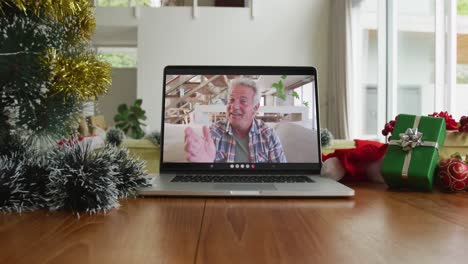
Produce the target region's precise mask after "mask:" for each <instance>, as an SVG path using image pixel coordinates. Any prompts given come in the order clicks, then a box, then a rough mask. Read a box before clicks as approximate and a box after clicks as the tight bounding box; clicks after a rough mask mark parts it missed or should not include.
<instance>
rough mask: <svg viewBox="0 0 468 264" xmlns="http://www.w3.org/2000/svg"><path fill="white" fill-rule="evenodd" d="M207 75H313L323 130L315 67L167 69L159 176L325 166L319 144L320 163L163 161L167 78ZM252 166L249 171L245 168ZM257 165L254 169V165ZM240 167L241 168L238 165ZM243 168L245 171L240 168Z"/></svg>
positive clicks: (296, 170)
mask: <svg viewBox="0 0 468 264" xmlns="http://www.w3.org/2000/svg"><path fill="white" fill-rule="evenodd" d="M185 74H195V75H199V74H208V75H215V74H216V75H217V74H222V75H233V74H243V75H313V76H314V77H315V82H314V83H315V87H314V89H315V98H316V103H315V108H316V109H315V111H316V113H317V119H316V127H317V130H318V131H320V120H319V116H320V115H319V104H318V98H319V97H318V84H317V83H318V80H317V70H316V69H315V68H314V67H290V66H166V67H165V68H164V74H163V86H162V104H161V105H162V109H161V143H160V144H161V154H160V163H159V164H160V173H161V174H163V173H194V172H197V173H203V174H210V173H216V174H218V173H223V174H298V173H310V174H319V173H320V169H321V167H322V158H321V152H322V150H321V146H320V145H321V144H318V152H319V153H318V157H319V161H318V162H317V163H312V162H311V163H296V162H287V163H231V162H229V163H195V162H163V160H164V125H163V124H164V120H165V108H166V107H165V104H166V100H165V94H166V93H165V90H166V89H165V85H166V76H167V75H185ZM317 142H320V133H317ZM247 164H249V168H246V166H245V165H247ZM252 164H254V166H255V167H254V168H252V167H251V165H252ZM231 165H234V166H233V168H231ZM236 165H239V166H236ZM242 165H244V166H243V168H242V167H241V166H242Z"/></svg>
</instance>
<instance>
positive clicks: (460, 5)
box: [452, 0, 468, 120]
mask: <svg viewBox="0 0 468 264" xmlns="http://www.w3.org/2000/svg"><path fill="white" fill-rule="evenodd" d="M456 45H457V59H456V63H457V67H456V71H457V73H456V87H455V91H454V93H455V100H456V101H455V104H454V105H455V107H454V109H453V110H452V114H453V116H454V117H455V119H456V120H459V118H460V117H461V116H463V115H468V103H467V98H468V0H458V1H457V43H456Z"/></svg>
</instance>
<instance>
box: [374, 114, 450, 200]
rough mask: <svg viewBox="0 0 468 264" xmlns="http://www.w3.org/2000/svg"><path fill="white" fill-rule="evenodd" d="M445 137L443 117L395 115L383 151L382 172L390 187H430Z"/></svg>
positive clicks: (429, 188) (427, 188) (426, 189)
mask: <svg viewBox="0 0 468 264" xmlns="http://www.w3.org/2000/svg"><path fill="white" fill-rule="evenodd" d="M444 141H445V119H443V118H436V117H428V116H414V115H404V114H401V115H398V119H397V122H396V124H395V128H394V129H393V133H392V140H391V141H390V142H389V146H388V149H387V153H386V154H385V157H384V161H383V165H382V175H383V177H384V180H385V182H386V183H387V185H388V186H389V187H390V188H409V189H413V190H419V191H431V190H432V181H433V176H434V172H435V169H436V166H437V162H438V160H439V151H438V149H439V147H442V146H443V145H444Z"/></svg>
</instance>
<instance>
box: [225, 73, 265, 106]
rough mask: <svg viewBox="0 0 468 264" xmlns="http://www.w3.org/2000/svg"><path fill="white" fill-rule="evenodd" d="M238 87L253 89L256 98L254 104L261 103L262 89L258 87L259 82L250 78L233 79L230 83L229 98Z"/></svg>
mask: <svg viewBox="0 0 468 264" xmlns="http://www.w3.org/2000/svg"><path fill="white" fill-rule="evenodd" d="M236 86H246V87H249V88H252V90H253V91H254V98H253V102H254V104H257V103H258V102H260V88H259V87H258V86H257V82H255V81H254V80H252V79H249V78H237V79H233V80H231V81H230V82H229V89H228V96H229V95H230V94H231V92H232V88H234V87H236Z"/></svg>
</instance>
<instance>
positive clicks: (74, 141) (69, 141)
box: [57, 136, 84, 146]
mask: <svg viewBox="0 0 468 264" xmlns="http://www.w3.org/2000/svg"><path fill="white" fill-rule="evenodd" d="M83 139H84V137H82V136H78V137H71V138H70V139H66V138H64V139H62V140H60V141H59V142H57V143H58V144H59V145H60V146H63V145H64V144H65V145H67V146H71V145H72V144H77V143H79V142H81V141H83Z"/></svg>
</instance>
